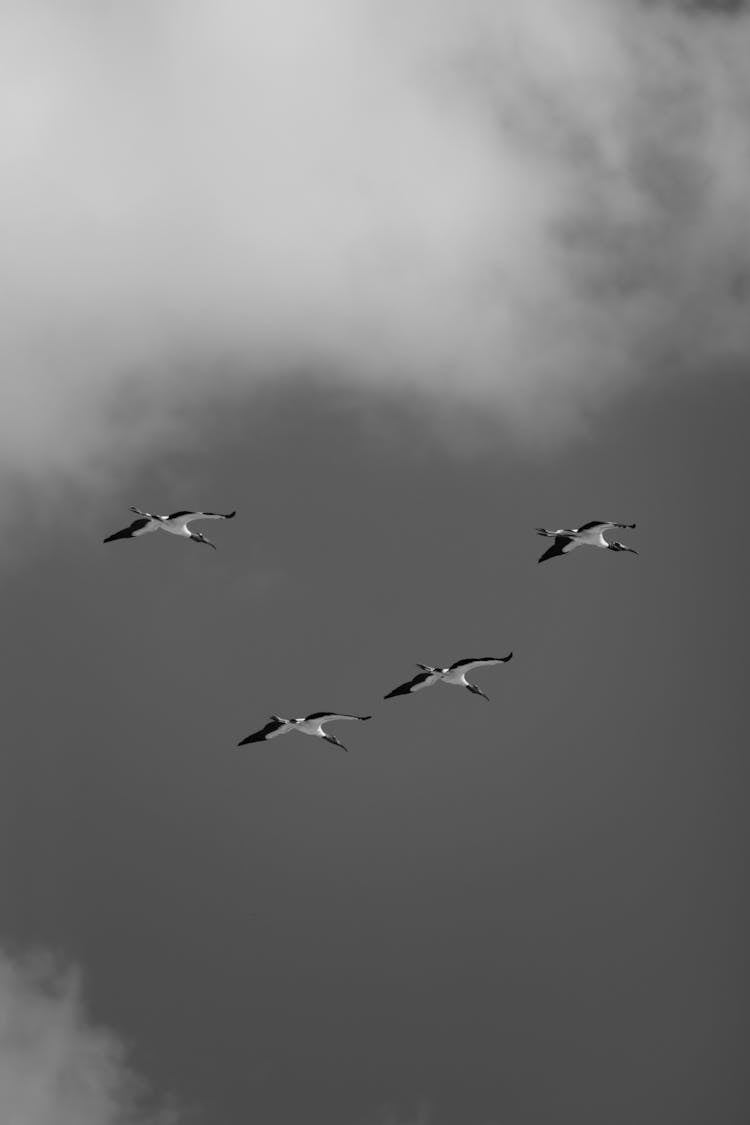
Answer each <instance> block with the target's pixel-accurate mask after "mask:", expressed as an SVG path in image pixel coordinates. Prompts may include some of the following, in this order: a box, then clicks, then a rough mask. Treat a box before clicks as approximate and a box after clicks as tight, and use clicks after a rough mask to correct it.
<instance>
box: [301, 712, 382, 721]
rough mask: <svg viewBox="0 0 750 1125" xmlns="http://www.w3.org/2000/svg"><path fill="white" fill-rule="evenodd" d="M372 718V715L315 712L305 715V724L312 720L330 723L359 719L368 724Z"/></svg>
mask: <svg viewBox="0 0 750 1125" xmlns="http://www.w3.org/2000/svg"><path fill="white" fill-rule="evenodd" d="M371 718H372V715H342V714H341V713H340V712H339V711H313V713H312V714H311V715H305V722H309V721H310V720H311V719H320V721H321V722H322V723H326V722H328V723H330V722H333V721H334V720H335V719H359V721H360V722H366V720H367V719H371Z"/></svg>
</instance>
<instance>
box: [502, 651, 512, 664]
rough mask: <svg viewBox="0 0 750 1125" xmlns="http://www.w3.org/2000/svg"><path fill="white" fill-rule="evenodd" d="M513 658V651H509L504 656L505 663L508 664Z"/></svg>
mask: <svg viewBox="0 0 750 1125" xmlns="http://www.w3.org/2000/svg"><path fill="white" fill-rule="evenodd" d="M512 659H513V653H512V652H509V653H508V655H507V656H504V657H503V664H507V663H508V661H509V660H512Z"/></svg>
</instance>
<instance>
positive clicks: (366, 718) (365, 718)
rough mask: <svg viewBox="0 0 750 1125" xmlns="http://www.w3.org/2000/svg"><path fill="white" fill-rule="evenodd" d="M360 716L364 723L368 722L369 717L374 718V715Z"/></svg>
mask: <svg viewBox="0 0 750 1125" xmlns="http://www.w3.org/2000/svg"><path fill="white" fill-rule="evenodd" d="M359 717H360V719H361V720H362V722H363V723H366V722H367V720H368V719H371V718H372V715H360V716H359Z"/></svg>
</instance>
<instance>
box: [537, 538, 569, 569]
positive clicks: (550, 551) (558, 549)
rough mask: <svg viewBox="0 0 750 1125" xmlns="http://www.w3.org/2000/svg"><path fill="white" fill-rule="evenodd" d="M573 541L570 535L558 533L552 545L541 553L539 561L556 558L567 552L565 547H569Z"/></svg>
mask: <svg viewBox="0 0 750 1125" xmlns="http://www.w3.org/2000/svg"><path fill="white" fill-rule="evenodd" d="M572 542H573V539H572V537H571V536H570V535H557V536H556V537H555V542H554V543H553V544H552V546H551V547H548V548H547V550H546V551H545V552H544V554H543V555H540V557H539V558H538V559H537V562H540V563H541V562H544V561H545V560H546V559H554V558H556V557H557V555H563V554H565V548H566V547H568V546H569V545H570V544H571V543H572Z"/></svg>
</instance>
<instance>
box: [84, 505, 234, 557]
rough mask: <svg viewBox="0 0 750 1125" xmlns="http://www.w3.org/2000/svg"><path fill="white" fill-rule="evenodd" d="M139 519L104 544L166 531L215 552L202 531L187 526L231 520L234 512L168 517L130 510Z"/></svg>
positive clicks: (179, 513)
mask: <svg viewBox="0 0 750 1125" xmlns="http://www.w3.org/2000/svg"><path fill="white" fill-rule="evenodd" d="M130 510H131V512H135V514H136V515H137V516H140V517H141V518H140V519H137V520H133V522H132V523H131V524H130V526H129V527H124V528H123V529H122V531H116V532H115V533H114V535H108V536H107V538H106V539H104V540H103V542H104V543H112V542H113V540H115V539H134V538H135V537H136V536H138V535H148V534H149V532H151V531H168V532H169V534H170V535H180V536H182V538H183V539H192V540H193V542H194V543H205V544H206V546H207V547H213V549H214V550H216V544H215V543H212V542H211V540H210V539H207V538H206V536H205V535H204V534H203V532H202V531H191V530H190V528H189V526H188V524H190V523H192V522H193V520H231V519H234V517H235V516H236V514H237V513H236V511H234V512H186V511H180V512H172V513H171V515H168V516H157V515H154V514H152V513H151V512H143V511H141V509H140V508H131V509H130Z"/></svg>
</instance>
